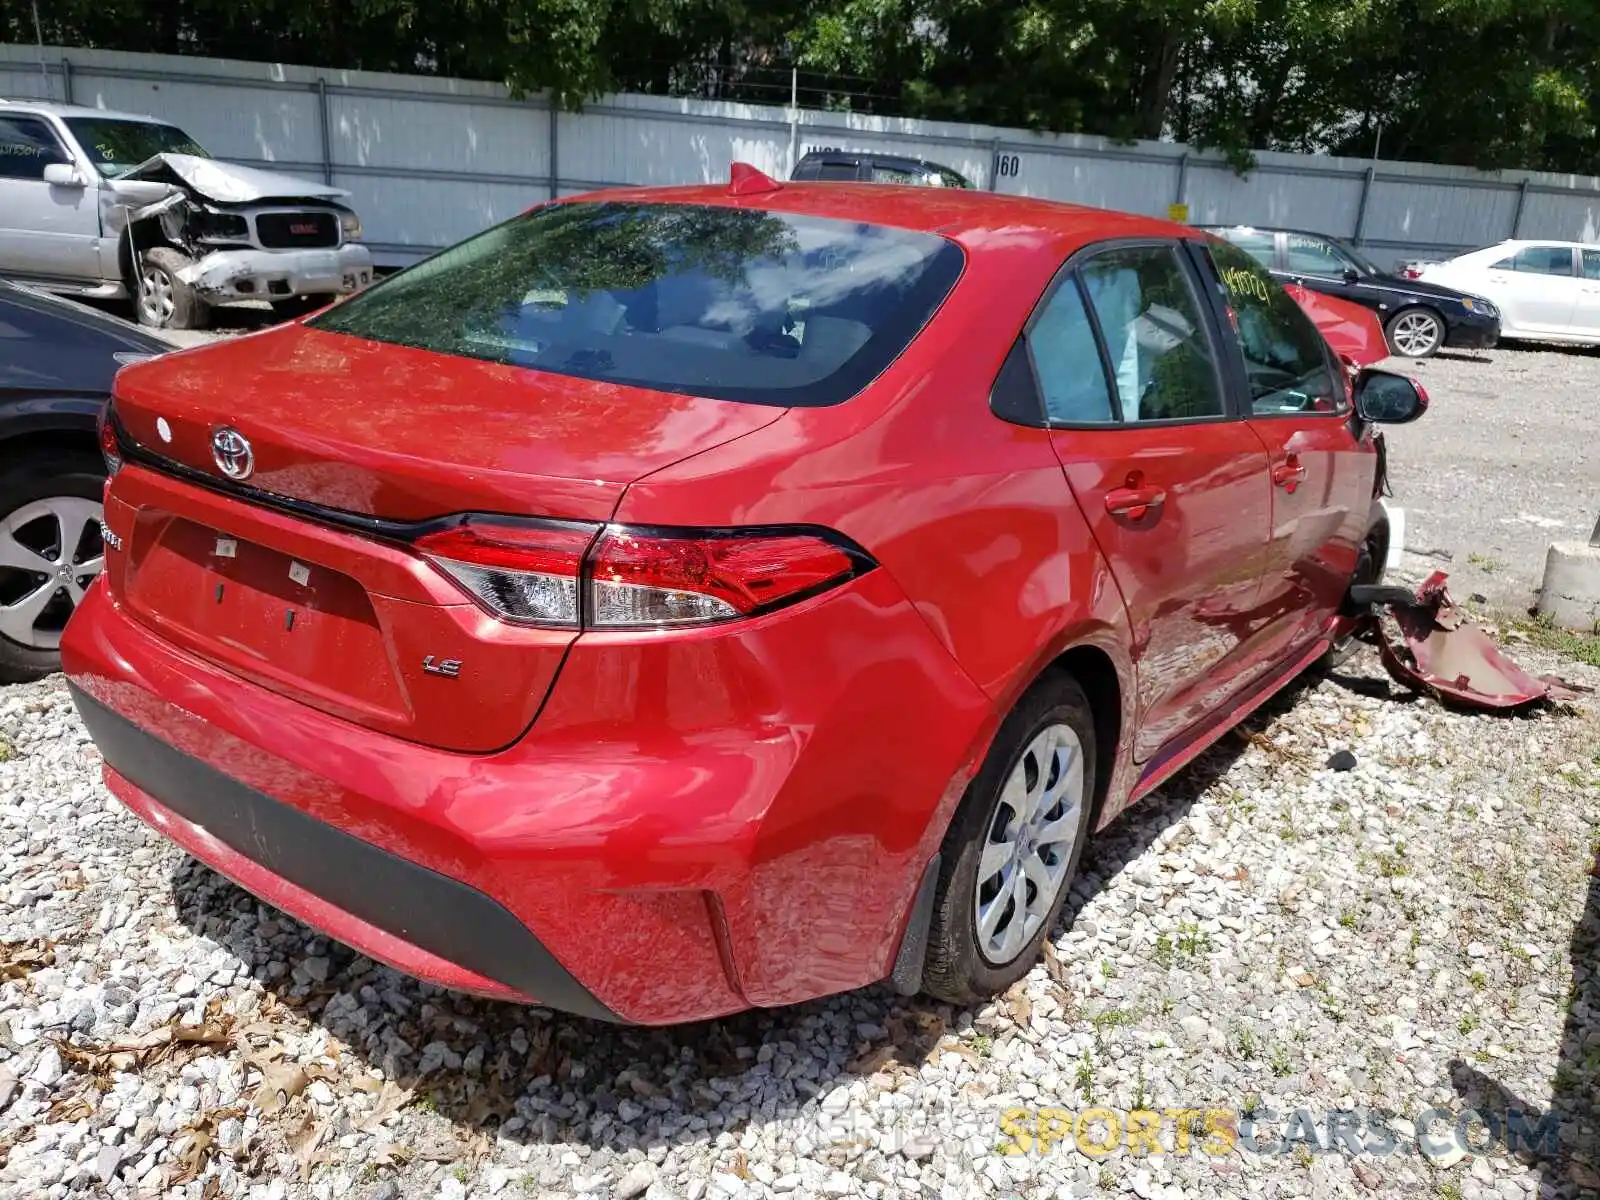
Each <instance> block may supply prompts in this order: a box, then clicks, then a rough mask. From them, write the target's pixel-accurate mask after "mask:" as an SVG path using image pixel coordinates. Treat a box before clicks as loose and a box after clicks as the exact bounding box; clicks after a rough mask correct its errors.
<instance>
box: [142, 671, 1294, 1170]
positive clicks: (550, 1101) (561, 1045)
mask: <svg viewBox="0 0 1600 1200" xmlns="http://www.w3.org/2000/svg"><path fill="white" fill-rule="evenodd" d="M1315 682H1316V680H1315V679H1314V678H1308V679H1306V680H1304V681H1303V682H1302V683H1300V684H1296V685H1293V686H1291V687H1290V688H1289V689H1287V690H1286V691H1285V692H1284V693H1281V694H1280V695H1279V696H1277V697H1275V698H1274V699H1272V700H1271V701H1269V702H1268V703H1267V704H1266V705H1265V706H1263V708H1262V709H1261V710H1259V711H1258V712H1257V713H1256V714H1255V715H1254V716H1252V717H1251V718H1250V719H1249V720H1248V721H1247V722H1246V723H1245V724H1244V726H1242V727H1241V728H1239V729H1238V730H1235V731H1234V732H1231V733H1229V734H1227V735H1225V736H1224V737H1223V738H1222V739H1221V740H1220V741H1219V742H1218V743H1217V744H1216V745H1214V746H1212V747H1211V748H1209V749H1208V750H1207V751H1206V752H1205V753H1204V754H1202V755H1201V756H1200V757H1199V758H1197V759H1196V761H1195V762H1194V763H1192V764H1191V765H1189V766H1188V767H1187V768H1186V769H1184V770H1183V771H1181V772H1180V773H1178V774H1177V775H1176V776H1174V777H1173V778H1172V779H1171V780H1170V781H1169V782H1168V783H1167V784H1166V785H1165V786H1164V787H1163V788H1162V789H1161V790H1160V791H1158V792H1157V793H1155V794H1153V795H1151V796H1149V797H1146V798H1145V799H1143V800H1141V801H1140V802H1139V803H1138V804H1136V805H1134V806H1133V807H1132V808H1131V809H1129V810H1128V811H1126V812H1125V813H1123V814H1120V815H1119V816H1118V817H1117V818H1116V819H1115V820H1113V821H1112V823H1111V824H1110V825H1109V826H1108V827H1107V828H1106V829H1105V830H1103V831H1102V832H1101V833H1100V834H1098V835H1097V837H1096V838H1095V840H1093V841H1091V843H1090V844H1089V846H1088V847H1087V849H1086V851H1085V854H1084V858H1083V863H1082V866H1081V868H1080V873H1079V878H1078V880H1077V881H1076V882H1075V886H1074V890H1073V892H1072V893H1071V894H1070V896H1069V898H1068V903H1067V906H1066V908H1065V909H1064V910H1063V913H1062V917H1061V922H1060V924H1059V925H1058V927H1057V929H1056V930H1055V933H1056V934H1057V935H1059V934H1060V933H1061V932H1062V931H1063V930H1064V929H1065V928H1066V927H1067V926H1068V925H1070V923H1071V922H1072V921H1074V920H1075V919H1076V918H1077V915H1078V913H1079V911H1080V910H1081V908H1082V907H1083V905H1084V904H1085V903H1086V902H1087V900H1088V899H1089V898H1090V897H1091V896H1093V895H1094V894H1095V893H1097V892H1098V891H1099V890H1100V889H1101V888H1102V887H1103V886H1104V883H1105V881H1106V880H1108V879H1110V878H1112V877H1113V876H1115V875H1116V874H1117V873H1118V872H1119V871H1121V870H1123V869H1124V868H1125V867H1126V866H1127V865H1128V864H1129V863H1130V862H1132V861H1133V860H1135V859H1136V858H1138V857H1139V856H1140V855H1141V854H1143V853H1144V852H1145V850H1147V849H1148V848H1149V847H1150V846H1151V844H1152V843H1153V842H1154V841H1155V840H1156V839H1157V838H1158V837H1160V836H1161V834H1162V833H1163V832H1164V831H1166V830H1167V829H1169V828H1170V827H1172V826H1173V825H1174V824H1175V823H1176V822H1178V821H1180V820H1181V819H1182V818H1183V817H1184V816H1185V815H1186V814H1187V812H1188V811H1189V808H1190V807H1191V806H1192V805H1193V803H1194V801H1195V800H1196V799H1197V798H1198V797H1199V796H1200V795H1201V794H1202V793H1203V792H1204V791H1205V790H1206V789H1207V788H1208V787H1209V786H1210V785H1211V784H1212V783H1213V782H1214V781H1215V780H1216V779H1217V778H1219V777H1220V776H1221V775H1223V774H1224V773H1225V772H1226V771H1227V770H1228V769H1229V767H1231V766H1232V764H1233V763H1234V761H1235V760H1236V759H1237V758H1238V757H1239V756H1240V755H1241V754H1243V753H1244V751H1245V750H1246V749H1247V748H1248V747H1249V745H1250V744H1251V739H1252V738H1253V737H1255V736H1258V732H1259V730H1260V729H1261V728H1262V727H1263V726H1264V725H1266V724H1267V723H1268V722H1270V721H1271V720H1272V719H1274V718H1275V717H1277V716H1280V715H1282V714H1283V713H1285V712H1287V711H1288V710H1290V709H1291V708H1292V707H1293V706H1294V704H1295V703H1296V701H1297V700H1298V698H1299V697H1300V695H1301V694H1302V693H1303V691H1305V690H1306V689H1307V688H1308V687H1311V686H1314V685H1315ZM172 887H173V893H174V898H175V901H176V905H177V909H178V915H179V917H180V918H181V919H182V920H183V922H184V923H185V924H186V925H188V926H189V928H190V929H192V930H193V931H194V932H195V933H196V934H198V935H202V936H204V937H207V938H210V939H212V940H213V941H215V942H216V943H218V944H220V945H222V946H225V947H227V948H228V949H229V950H230V951H231V952H232V953H234V954H235V955H237V956H238V957H239V958H240V959H241V960H243V961H244V962H246V963H248V964H249V965H250V968H251V971H252V974H253V975H254V977H255V978H256V979H257V980H259V981H260V982H261V983H262V984H263V986H264V987H266V988H267V989H268V990H269V992H271V993H272V994H273V995H274V996H275V997H276V999H277V1000H278V1001H279V1002H281V1003H282V1004H283V1005H285V1006H286V1007H288V1008H289V1009H291V1010H293V1011H294V1012H295V1013H297V1014H299V1015H300V1016H301V1017H302V1018H303V1019H304V1020H306V1021H307V1022H309V1023H315V1024H320V1025H322V1026H323V1027H324V1028H325V1029H326V1030H327V1031H328V1032H329V1033H331V1034H333V1035H334V1036H336V1037H338V1038H339V1039H340V1040H341V1041H342V1042H344V1043H345V1044H346V1046H347V1047H349V1049H350V1050H351V1051H353V1057H355V1058H356V1059H357V1061H358V1063H359V1064H360V1065H361V1066H362V1067H365V1066H366V1065H371V1066H376V1067H381V1068H382V1069H383V1070H384V1072H385V1074H386V1075H388V1076H389V1077H390V1078H392V1079H393V1080H394V1081H395V1082H396V1083H397V1084H399V1085H400V1086H401V1087H402V1088H405V1089H414V1091H415V1093H416V1097H417V1099H419V1100H423V1099H425V1101H426V1103H427V1104H428V1105H429V1106H431V1107H432V1108H433V1109H434V1110H435V1111H437V1112H438V1113H440V1114H442V1115H443V1116H445V1117H446V1118H448V1119H449V1120H450V1121H451V1122H452V1123H453V1124H454V1125H455V1126H456V1130H455V1133H456V1135H457V1140H456V1141H453V1142H452V1143H451V1144H449V1145H444V1146H440V1147H413V1148H412V1149H413V1150H414V1151H416V1153H417V1156H418V1158H420V1159H424V1160H426V1159H429V1158H432V1159H433V1160H434V1161H438V1162H448V1161H450V1160H451V1159H452V1158H454V1157H457V1155H458V1154H459V1153H460V1152H461V1151H462V1150H463V1148H464V1143H465V1142H467V1141H469V1140H470V1139H472V1138H473V1137H474V1136H477V1135H479V1134H484V1135H488V1136H490V1137H493V1136H497V1135H498V1136H504V1137H506V1138H508V1139H509V1140H511V1141H513V1142H516V1143H524V1144H526V1143H551V1144H555V1143H562V1144H568V1143H573V1144H583V1145H588V1146H591V1147H596V1148H598V1147H602V1146H603V1147H606V1148H609V1149H612V1150H620V1151H626V1150H628V1149H630V1148H632V1147H634V1146H636V1145H637V1146H640V1147H641V1148H643V1149H646V1150H648V1149H649V1146H650V1145H651V1144H652V1142H655V1143H667V1144H671V1145H675V1144H681V1143H685V1142H703V1141H709V1140H714V1139H716V1137H717V1136H718V1135H719V1134H722V1133H729V1134H732V1135H734V1136H735V1137H737V1136H739V1134H740V1133H741V1132H742V1131H743V1129H744V1128H745V1127H746V1126H748V1125H749V1124H751V1123H752V1122H755V1123H758V1124H760V1123H764V1122H766V1121H768V1120H771V1119H774V1118H776V1117H778V1116H779V1115H780V1114H781V1112H782V1110H783V1109H784V1108H785V1107H790V1108H793V1107H797V1106H798V1105H800V1104H802V1103H805V1102H806V1101H807V1100H809V1099H810V1098H811V1097H812V1096H815V1095H826V1094H827V1093H828V1092H829V1091H830V1090H832V1089H834V1088H836V1087H839V1086H841V1085H848V1084H849V1083H851V1082H852V1081H853V1080H855V1079H857V1078H863V1077H865V1076H868V1075H871V1074H872V1073H874V1072H877V1071H881V1070H892V1069H893V1064H894V1063H895V1062H896V1061H899V1062H903V1063H908V1064H919V1063H921V1062H922V1061H923V1060H924V1059H925V1058H926V1057H927V1056H928V1055H929V1054H930V1053H933V1052H934V1051H935V1049H936V1048H937V1047H938V1046H939V1044H940V1042H941V1040H942V1039H944V1038H946V1036H947V1035H949V1034H952V1033H956V1032H958V1031H961V1030H965V1029H968V1028H969V1027H970V1024H971V1021H972V1019H973V1017H974V1016H975V1013H973V1012H972V1011H970V1010H967V1011H963V1010H958V1009H956V1008H954V1007H952V1006H950V1005H948V1004H943V1003H939V1002H936V1001H931V1000H927V999H924V998H920V997H919V998H910V999H908V998H906V997H903V996H899V995H897V994H895V993H894V992H893V991H892V990H891V989H890V988H889V987H888V986H886V985H877V986H873V987H869V988H865V989H862V990H860V991H858V992H855V993H851V994H848V995H845V996H836V997H832V998H828V999H824V1000H818V1001H813V1002H810V1003H807V1004H801V1005H796V1006H794V1007H791V1008H786V1009H777V1010H759V1011H754V1012H747V1013H740V1014H736V1015H734V1016H731V1017H727V1018H723V1019H720V1020H715V1021H706V1022H700V1023H697V1024H693V1025H684V1026H678V1027H673V1028H665V1029H662V1028H644V1027H635V1026H619V1025H605V1024H601V1023H598V1022H592V1021H587V1020H584V1019H581V1018H576V1017H568V1016H565V1015H563V1014H559V1013H554V1014H553V1013H551V1012H549V1011H548V1010H545V1009H538V1008H533V1009H529V1008H522V1007H518V1006H515V1005H509V1004H502V1003H497V1002H493V1001H487V1000H482V999H478V998H476V997H472V996H467V995H462V994H458V993H453V992H446V991H443V990H441V989H438V988H435V987H433V986H431V985H428V984H424V983H422V982H420V981H418V980H415V979H412V978H409V977H407V976H405V975H402V974H399V973H397V972H394V971H391V970H389V969H388V968H386V967H382V966H379V965H377V964H375V963H373V962H371V961H370V960H369V959H367V958H365V957H364V956H361V955H358V954H356V953H355V952H354V951H352V950H349V949H347V948H345V947H343V946H341V945H339V944H338V943H331V942H330V941H329V940H328V939H326V938H321V937H320V936H319V935H317V934H316V933H315V932H314V931H312V930H311V929H309V928H308V927H306V926H303V925H301V924H299V923H298V922H296V921H294V920H293V919H292V918H290V917H288V916H286V915H284V914H283V913H280V912H278V911H277V910H275V909H272V908H271V907H269V906H267V905H265V904H263V903H261V902H260V901H258V900H256V899H255V897H253V896H251V895H250V894H249V893H247V892H245V891H244V890H242V889H241V888H238V887H236V886H235V885H234V884H232V883H231V882H230V881H228V880H227V879H225V878H223V877H222V876H220V875H218V874H216V873H215V872H213V871H211V870H210V869H209V868H207V867H205V866H203V865H201V864H200V863H198V862H196V861H195V860H193V859H187V858H186V859H185V860H184V861H183V863H182V864H181V865H180V866H179V867H178V868H177V870H176V871H175V872H174V873H173V877H172ZM274 929H275V930H276V932H271V931H274ZM313 942H315V943H316V945H315V947H313V946H312V945H311V943H313ZM313 953H314V954H318V955H322V956H325V957H326V958H327V959H328V960H329V967H328V971H327V976H326V979H325V980H323V981H311V980H308V978H307V977H306V975H305V974H304V973H303V971H301V972H296V971H295V970H294V968H295V966H296V963H297V961H299V960H300V959H301V958H302V957H303V956H305V955H307V954H313ZM319 974H320V971H319ZM1075 1000H1076V998H1074V997H1069V998H1068V1000H1067V1001H1066V1002H1065V1006H1066V1007H1067V1009H1068V1012H1069V1013H1072V1012H1074V1010H1075V1003H1074V1001H1075ZM434 1042H439V1043H443V1045H444V1047H445V1048H447V1050H446V1052H445V1053H443V1054H441V1052H440V1050H439V1049H432V1050H430V1043H434ZM475 1046H482V1047H484V1050H483V1054H482V1061H481V1064H470V1063H468V1064H464V1063H463V1062H462V1058H461V1057H460V1056H462V1055H464V1054H467V1053H468V1052H469V1051H470V1050H471V1048H472V1047H475ZM946 1048H947V1049H950V1048H952V1047H951V1046H950V1044H949V1043H948V1042H947V1043H946ZM959 1052H962V1053H971V1051H970V1050H969V1049H967V1048H965V1047H963V1048H962V1049H961V1050H960V1051H959ZM346 1057H347V1059H348V1058H349V1057H352V1055H347V1056H346ZM430 1057H431V1059H432V1060H433V1062H432V1064H431V1065H429V1067H428V1070H427V1071H426V1072H424V1071H422V1070H421V1069H420V1064H421V1063H428V1062H429V1060H430ZM803 1061H811V1062H823V1063H825V1066H824V1069H823V1070H822V1071H821V1072H820V1073H815V1074H811V1075H806V1076H799V1077H790V1076H788V1075H787V1069H788V1067H789V1066H790V1064H791V1063H798V1062H803ZM757 1070H760V1071H766V1072H770V1073H771V1074H772V1075H774V1076H777V1077H778V1078H779V1079H780V1080H785V1079H786V1080H788V1082H785V1083H780V1084H779V1086H778V1089H777V1090H778V1094H779V1099H778V1101H777V1104H776V1105H775V1106H774V1105H770V1104H763V1105H762V1107H761V1109H760V1110H759V1111H752V1107H751V1105H750V1103H749V1102H748V1100H747V1099H745V1098H744V1097H746V1096H748V1095H749V1094H750V1093H749V1091H747V1090H746V1089H745V1088H744V1087H742V1086H740V1083H741V1078H742V1077H743V1076H745V1075H746V1074H747V1073H749V1072H752V1071H757ZM769 1094H770V1093H769ZM624 1106H627V1108H626V1111H619V1110H623V1109H624ZM635 1109H642V1110H643V1113H644V1114H650V1116H651V1117H652V1119H658V1120H659V1122H660V1127H662V1128H663V1130H664V1132H663V1134H662V1135H661V1136H659V1137H654V1138H652V1139H650V1140H648V1141H646V1140H641V1139H640V1137H639V1135H638V1133H637V1130H636V1129H635V1128H634V1127H633V1126H634V1125H636V1124H639V1123H642V1121H641V1116H642V1114H641V1113H639V1112H637V1111H634V1110H635ZM769 1109H770V1110H771V1111H769ZM339 1132H341V1133H342V1132H348V1131H347V1130H343V1129H341V1130H339ZM817 1149H818V1151H822V1150H823V1148H822V1147H818V1148H817ZM823 1157H826V1154H825V1153H824V1154H823ZM843 1161H844V1159H843V1152H842V1151H841V1155H840V1164H841V1165H842V1163H843ZM551 1182H552V1183H553V1182H554V1181H553V1180H552V1181H551Z"/></svg>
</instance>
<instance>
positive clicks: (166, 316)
mask: <svg viewBox="0 0 1600 1200" xmlns="http://www.w3.org/2000/svg"><path fill="white" fill-rule="evenodd" d="M349 198H350V194H349V193H348V192H346V191H344V190H343V189H340V188H335V187H329V186H327V185H324V184H320V183H313V182H311V181H309V180H305V179H297V178H295V177H294V176H291V175H283V174H279V173H277V172H274V171H262V170H257V169H255V168H253V167H242V166H235V165H233V164H231V163H224V162H218V161H217V160H215V159H212V158H211V157H209V156H208V155H207V154H206V152H205V150H203V149H202V148H201V147H200V146H199V145H197V144H196V143H195V141H194V140H193V139H192V138H190V137H189V135H188V134H186V133H184V132H183V131H182V130H181V129H179V128H178V127H177V126H175V125H169V124H167V123H165V122H163V121H158V120H156V119H155V118H153V117H142V116H136V115H132V114H127V113H114V112H105V111H103V110H101V109H94V108H77V107H73V106H69V105H60V104H46V103H33V102H23V101H4V100H0V275H5V276H7V277H9V278H12V279H17V280H22V281H26V282H29V283H33V284H35V285H37V286H39V287H43V288H48V289H50V290H53V291H59V292H70V293H77V294H80V295H84V296H91V297H102V298H106V299H116V298H124V297H126V298H131V299H133V300H134V302H135V305H134V306H135V309H136V310H137V313H138V317H139V320H140V322H141V323H142V324H145V325H150V326H154V327H157V328H171V329H194V328H199V327H201V326H203V325H204V324H205V323H206V318H207V314H208V312H209V310H210V307H211V306H212V305H214V304H221V303H226V302H228V301H233V300H266V301H268V302H270V303H271V304H272V305H273V306H274V307H275V308H277V309H279V310H282V311H286V312H293V311H298V310H301V309H304V308H307V307H314V306H315V305H317V304H320V303H324V302H326V301H328V300H331V299H332V298H333V297H335V296H338V295H343V294H346V293H349V292H355V291H359V290H360V289H361V288H363V287H366V286H367V285H368V284H369V283H371V282H372V256H371V254H370V253H369V252H368V250H367V248H366V247H365V246H364V245H362V244H361V219H360V218H359V217H358V216H357V215H356V214H355V212H354V211H353V210H352V209H351V208H350V207H349V204H348V201H349Z"/></svg>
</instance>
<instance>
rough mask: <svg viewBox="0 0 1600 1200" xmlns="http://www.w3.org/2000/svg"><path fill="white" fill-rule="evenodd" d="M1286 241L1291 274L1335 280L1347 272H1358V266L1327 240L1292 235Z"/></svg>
mask: <svg viewBox="0 0 1600 1200" xmlns="http://www.w3.org/2000/svg"><path fill="white" fill-rule="evenodd" d="M1286 240H1287V241H1288V251H1289V260H1288V261H1289V271H1290V273H1291V274H1294V275H1323V276H1327V277H1329V278H1334V277H1337V276H1342V275H1343V274H1344V273H1345V271H1346V270H1352V271H1353V270H1356V264H1355V263H1354V262H1352V261H1351V260H1350V259H1348V258H1347V257H1345V255H1344V253H1343V252H1342V251H1340V249H1339V248H1338V247H1337V246H1335V245H1334V244H1333V243H1332V242H1330V241H1328V240H1327V239H1326V238H1319V237H1307V236H1306V235H1305V234H1301V233H1291V234H1289V235H1288V238H1287V239H1286Z"/></svg>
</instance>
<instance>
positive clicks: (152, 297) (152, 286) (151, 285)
mask: <svg viewBox="0 0 1600 1200" xmlns="http://www.w3.org/2000/svg"><path fill="white" fill-rule="evenodd" d="M139 308H140V310H141V311H142V312H143V313H144V315H145V318H146V319H147V320H148V321H149V322H150V323H151V324H153V325H165V324H166V323H167V322H168V321H170V320H172V313H173V303H172V278H171V277H170V276H169V275H168V274H167V273H166V272H165V271H163V270H162V269H161V268H160V267H150V266H147V267H145V269H144V273H143V274H142V275H140V276H139Z"/></svg>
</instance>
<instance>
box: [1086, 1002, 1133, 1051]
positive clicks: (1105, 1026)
mask: <svg viewBox="0 0 1600 1200" xmlns="http://www.w3.org/2000/svg"><path fill="white" fill-rule="evenodd" d="M1131 1024H1133V1014H1132V1013H1131V1012H1129V1011H1128V1010H1127V1009H1125V1008H1108V1009H1106V1010H1105V1011H1104V1012H1097V1013H1095V1015H1094V1016H1092V1017H1090V1018H1089V1025H1090V1027H1091V1028H1093V1029H1094V1047H1095V1049H1096V1050H1098V1051H1099V1052H1100V1053H1102V1054H1104V1053H1105V1049H1106V1034H1107V1033H1109V1032H1110V1031H1111V1030H1113V1029H1121V1028H1122V1027H1123V1026H1125V1025H1131Z"/></svg>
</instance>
